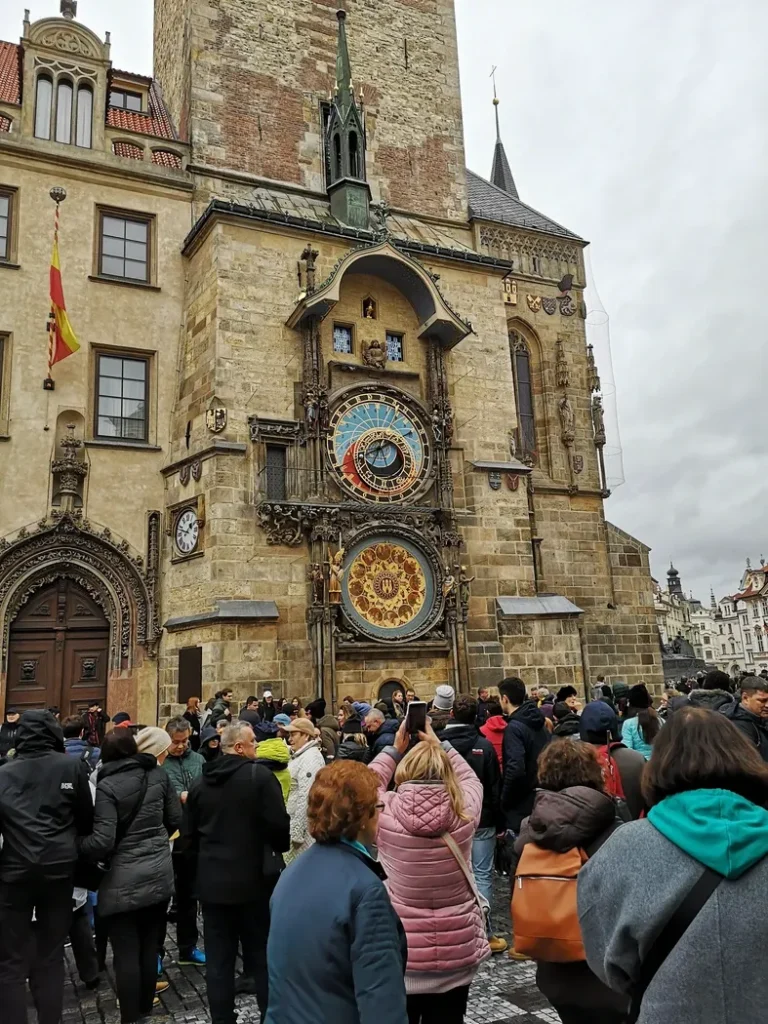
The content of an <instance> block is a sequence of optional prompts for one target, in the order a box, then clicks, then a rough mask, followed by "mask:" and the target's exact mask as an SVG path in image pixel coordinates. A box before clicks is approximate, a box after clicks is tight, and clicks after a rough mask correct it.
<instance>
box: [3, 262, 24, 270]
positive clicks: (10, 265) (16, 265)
mask: <svg viewBox="0 0 768 1024" xmlns="http://www.w3.org/2000/svg"><path fill="white" fill-rule="evenodd" d="M0 270H21V264H20V263H11V262H10V261H9V260H0Z"/></svg>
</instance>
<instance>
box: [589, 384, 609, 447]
mask: <svg viewBox="0 0 768 1024" xmlns="http://www.w3.org/2000/svg"><path fill="white" fill-rule="evenodd" d="M592 429H593V431H594V438H595V444H596V445H602V444H605V437H606V435H605V416H604V415H603V401H602V399H601V398H600V396H599V395H595V396H594V397H593V399H592Z"/></svg>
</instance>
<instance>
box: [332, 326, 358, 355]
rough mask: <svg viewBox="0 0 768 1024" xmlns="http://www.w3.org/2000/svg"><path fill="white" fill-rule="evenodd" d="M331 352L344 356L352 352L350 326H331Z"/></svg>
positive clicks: (352, 343) (352, 342) (352, 336)
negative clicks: (340, 353)
mask: <svg viewBox="0 0 768 1024" xmlns="http://www.w3.org/2000/svg"><path fill="white" fill-rule="evenodd" d="M333 351H334V352H342V353H344V354H345V355H351V354H352V352H353V351H354V331H353V328H352V327H351V325H350V324H334V325H333Z"/></svg>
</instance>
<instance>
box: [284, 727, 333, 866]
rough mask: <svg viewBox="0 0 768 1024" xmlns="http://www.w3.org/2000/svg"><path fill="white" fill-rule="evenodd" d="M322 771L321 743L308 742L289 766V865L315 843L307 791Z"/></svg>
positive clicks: (323, 764)
mask: <svg viewBox="0 0 768 1024" xmlns="http://www.w3.org/2000/svg"><path fill="white" fill-rule="evenodd" d="M321 768H325V758H324V757H323V752H322V750H321V749H320V740H310V741H309V742H308V743H305V744H304V746H303V747H302V748H301V750H297V751H296V752H295V753H294V754H293V755H292V756H291V760H290V761H289V762H288V772H289V774H290V776H291V791H290V793H289V794H288V801H287V804H286V809H287V811H288V814H289V815H290V817H291V849H290V852H289V853H287V854H286V855H285V862H286V864H289V863H290V862H291V861H292V860H293V859H294V858H295V857H298V855H299V854H300V853H303V852H304V851H305V850H308V849H309V848H310V846H311V845H312V843H314V839H313V838H312V836H311V835H310V834H309V827H308V822H307V804H308V801H309V791H310V789H311V788H312V783H313V782H314V781H315V776H316V775H317V773H318V772H319V771H320V769H321Z"/></svg>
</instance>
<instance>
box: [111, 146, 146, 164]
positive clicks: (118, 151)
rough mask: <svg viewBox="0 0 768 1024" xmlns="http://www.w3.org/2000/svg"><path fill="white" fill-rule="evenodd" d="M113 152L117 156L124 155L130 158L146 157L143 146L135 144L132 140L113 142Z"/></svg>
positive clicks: (140, 158)
mask: <svg viewBox="0 0 768 1024" xmlns="http://www.w3.org/2000/svg"><path fill="white" fill-rule="evenodd" d="M112 152H113V153H114V154H115V156H124V157H126V158H127V159H128V160H143V159H144V150H143V149H142V148H141V146H135V145H134V144H133V143H132V142H120V141H116V142H113V143H112Z"/></svg>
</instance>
